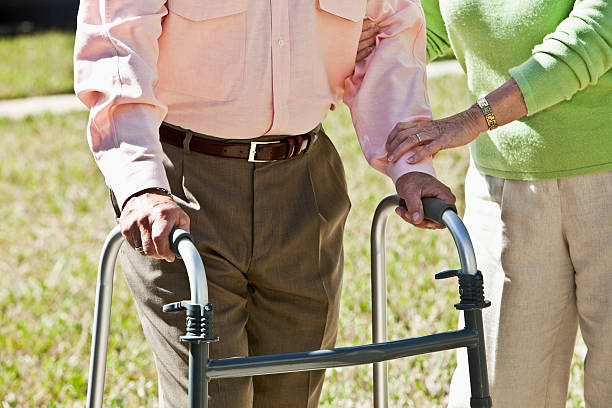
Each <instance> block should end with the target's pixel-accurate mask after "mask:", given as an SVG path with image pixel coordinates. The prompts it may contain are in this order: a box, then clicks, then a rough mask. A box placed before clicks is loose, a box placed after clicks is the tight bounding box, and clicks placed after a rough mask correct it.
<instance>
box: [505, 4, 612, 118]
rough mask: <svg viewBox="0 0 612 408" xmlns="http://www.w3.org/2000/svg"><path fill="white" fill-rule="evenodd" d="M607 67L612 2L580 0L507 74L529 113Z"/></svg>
mask: <svg viewBox="0 0 612 408" xmlns="http://www.w3.org/2000/svg"><path fill="white" fill-rule="evenodd" d="M611 66H612V3H611V2H610V1H607V0H582V1H577V2H576V3H575V5H574V9H573V10H572V11H571V13H570V15H569V16H568V17H567V18H566V19H565V20H563V21H562V22H561V23H560V24H559V25H558V26H557V28H556V30H555V31H554V32H552V33H550V34H548V35H547V36H546V37H544V40H543V42H542V43H541V44H539V45H537V46H536V47H534V49H533V51H532V56H531V57H530V58H529V59H528V60H527V61H525V62H524V63H522V64H521V65H519V66H516V67H514V68H511V69H510V75H512V77H513V78H514V79H515V80H516V82H517V84H518V86H519V88H520V89H521V91H522V93H523V96H524V98H525V103H526V105H527V110H528V112H529V115H532V114H534V113H536V112H539V111H541V110H544V109H546V108H548V107H550V106H552V105H555V104H557V103H559V102H561V101H563V100H569V99H571V98H572V96H573V95H574V94H575V93H576V92H578V91H580V90H582V89H584V88H586V87H587V86H589V85H595V84H596V83H597V81H598V80H599V78H600V77H601V76H602V75H603V74H604V73H606V72H607V71H608V70H609V69H610V67H611Z"/></svg>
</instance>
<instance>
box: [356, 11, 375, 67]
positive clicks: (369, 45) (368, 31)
mask: <svg viewBox="0 0 612 408" xmlns="http://www.w3.org/2000/svg"><path fill="white" fill-rule="evenodd" d="M378 32H379V30H378V26H377V25H376V23H374V22H373V21H371V20H368V19H364V20H363V27H362V28H361V37H360V38H359V47H357V58H355V62H360V61H362V60H364V59H366V58H367V57H368V56H369V55H370V54H371V53H372V51H374V48H376V36H377V35H378Z"/></svg>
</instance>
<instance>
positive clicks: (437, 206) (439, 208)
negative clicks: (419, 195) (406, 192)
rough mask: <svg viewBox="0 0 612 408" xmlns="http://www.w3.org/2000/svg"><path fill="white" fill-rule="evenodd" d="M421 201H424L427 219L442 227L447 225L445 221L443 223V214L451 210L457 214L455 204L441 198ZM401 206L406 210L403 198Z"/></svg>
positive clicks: (429, 198)
mask: <svg viewBox="0 0 612 408" xmlns="http://www.w3.org/2000/svg"><path fill="white" fill-rule="evenodd" d="M421 200H422V201H423V212H424V213H425V218H427V219H428V220H431V221H435V222H437V223H438V224H440V225H446V224H445V223H444V221H442V214H444V212H445V211H446V210H451V211H453V212H454V213H455V214H456V213H457V207H455V205H454V204H451V203H447V202H446V201H442V200H440V199H439V198H433V197H427V198H423V199H421ZM399 205H400V206H401V207H403V208H406V201H404V199H403V198H401V199H400V202H399Z"/></svg>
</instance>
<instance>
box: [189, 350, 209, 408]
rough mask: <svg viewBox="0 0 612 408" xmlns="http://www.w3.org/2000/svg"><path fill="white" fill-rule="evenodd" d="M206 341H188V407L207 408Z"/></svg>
mask: <svg viewBox="0 0 612 408" xmlns="http://www.w3.org/2000/svg"><path fill="white" fill-rule="evenodd" d="M208 349H209V345H208V343H195V342H191V343H189V408H208V380H207V379H206V366H207V364H208Z"/></svg>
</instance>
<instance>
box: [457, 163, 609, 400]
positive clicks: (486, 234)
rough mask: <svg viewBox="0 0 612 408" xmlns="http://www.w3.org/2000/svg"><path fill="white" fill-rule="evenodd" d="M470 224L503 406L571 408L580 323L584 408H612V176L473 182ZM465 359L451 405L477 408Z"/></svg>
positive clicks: (462, 357) (469, 185) (474, 176)
mask: <svg viewBox="0 0 612 408" xmlns="http://www.w3.org/2000/svg"><path fill="white" fill-rule="evenodd" d="M465 184H466V207H467V208H466V213H465V223H466V225H467V227H468V230H469V232H470V235H471V237H472V240H473V243H474V248H475V250H476V257H477V261H478V267H479V269H480V270H482V272H483V275H484V282H485V296H486V297H487V298H488V299H490V300H491V301H492V306H491V307H490V308H488V309H485V310H484V327H485V334H486V336H485V342H486V348H487V363H488V367H489V381H490V385H491V390H490V391H491V396H492V399H493V406H494V407H495V408H530V407H533V408H544V407H565V402H566V398H567V387H568V381H569V370H570V363H571V360H572V355H573V350H574V343H575V339H576V333H577V328H578V325H580V330H581V332H582V335H583V337H584V341H585V343H586V345H587V348H588V352H587V356H586V359H585V365H584V366H585V368H584V394H585V401H586V406H587V407H591V408H607V407H611V406H612V172H604V173H598V174H591V175H586V176H580V177H571V178H563V179H551V180H539V181H519V180H507V179H500V178H497V177H491V176H483V175H481V174H480V173H479V172H478V171H477V170H476V169H475V168H474V167H473V166H471V167H470V169H469V171H468V175H467V178H466V183H465ZM469 397H470V388H469V377H468V369H467V353H466V352H465V349H463V350H460V351H459V352H458V367H457V370H456V371H455V374H454V376H453V380H452V384H451V392H450V404H449V407H452V408H457V407H469Z"/></svg>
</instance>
